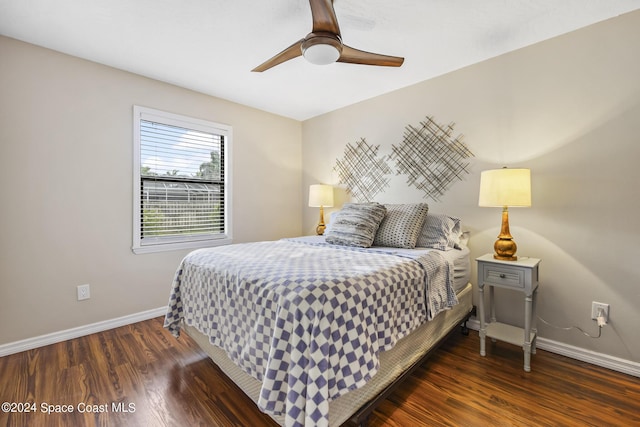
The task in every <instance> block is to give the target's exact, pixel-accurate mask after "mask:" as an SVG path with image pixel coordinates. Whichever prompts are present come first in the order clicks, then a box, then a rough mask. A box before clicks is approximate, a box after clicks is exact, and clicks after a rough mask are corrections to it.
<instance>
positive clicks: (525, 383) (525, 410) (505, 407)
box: [0, 318, 640, 427]
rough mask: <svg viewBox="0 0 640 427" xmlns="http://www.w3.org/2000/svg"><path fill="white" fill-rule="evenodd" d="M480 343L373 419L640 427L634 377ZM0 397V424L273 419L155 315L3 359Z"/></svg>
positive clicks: (464, 348) (442, 352)
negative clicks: (525, 358)
mask: <svg viewBox="0 0 640 427" xmlns="http://www.w3.org/2000/svg"><path fill="white" fill-rule="evenodd" d="M478 348H479V344H478V334H477V332H474V331H471V334H470V336H468V337H464V336H462V335H460V334H457V333H456V334H454V336H453V337H452V338H450V339H449V340H448V341H447V342H446V343H445V344H444V345H443V346H442V347H441V348H440V349H439V350H438V351H437V352H436V353H435V355H434V356H433V357H432V358H431V359H430V360H429V361H427V362H426V363H425V364H424V365H423V366H422V367H421V368H420V369H418V370H417V371H416V372H415V373H414V374H413V375H412V377H411V378H410V379H409V380H408V381H407V382H406V383H405V384H404V385H403V386H402V387H400V390H398V391H396V392H395V393H394V394H392V395H391V397H390V398H389V399H387V400H386V401H385V402H384V403H383V404H382V405H381V406H380V407H379V408H378V410H377V411H376V412H374V414H373V415H372V417H371V419H370V426H372V427H379V426H575V425H580V426H633V425H638V426H640V379H638V378H635V377H631V376H627V375H624V374H620V373H617V372H613V371H609V370H607V369H603V368H599V367H595V366H592V365H588V364H586V363H582V362H578V361H575V360H572V359H568V358H565V357H562V356H558V355H555V354H552V353H548V352H545V351H541V350H539V351H538V354H536V355H535V356H533V360H532V369H533V370H532V372H531V373H525V372H524V371H523V370H522V350H521V349H519V348H517V347H515V346H511V345H509V344H504V343H495V344H493V343H492V344H490V345H487V352H488V354H487V357H484V358H483V357H480V355H479V354H478ZM0 402H14V405H13V406H12V407H11V408H10V409H13V410H17V411H22V412H4V410H5V409H6V408H5V407H4V406H3V411H2V412H0V426H20V427H22V426H127V427H130V426H144V427H149V426H152V427H153V426H172V427H173V426H187V425H188V426H195V425H200V426H273V425H275V423H274V422H273V421H272V420H271V419H270V418H269V417H268V416H266V415H264V414H262V413H260V412H259V411H258V410H257V409H256V407H255V406H254V405H253V403H252V402H251V401H250V400H249V399H248V398H247V397H246V396H244V395H243V394H242V392H240V391H239V390H238V389H237V388H236V387H235V386H234V385H233V384H232V383H230V381H229V380H228V379H226V378H225V377H224V376H223V375H222V374H221V373H220V372H219V371H218V369H217V368H216V367H215V365H213V363H212V362H211V361H210V360H209V359H208V358H207V357H206V356H205V355H204V354H203V353H202V352H201V351H200V350H199V349H198V348H197V347H196V346H195V344H194V343H193V342H192V341H191V340H190V339H189V338H188V337H187V336H186V335H183V336H182V337H181V338H180V339H179V340H176V339H174V338H173V337H172V336H171V335H170V334H168V333H167V332H166V331H165V330H164V329H162V319H160V318H158V319H153V320H149V321H146V322H140V323H136V324H134V325H129V326H125V327H121V328H117V329H113V330H110V331H106V332H102V333H97V334H93V335H90V336H87V337H83V338H78V339H74V340H70V341H67V342H64V343H59V344H54V345H50V346H47V347H42V348H39V349H35V350H30V351H26V352H23V353H19V354H15V355H11V356H7V357H3V358H0ZM25 404H26V405H25ZM65 405H69V406H65ZM26 410H30V411H31V412H25V411H26ZM47 410H51V411H53V412H52V413H51V414H47V413H45V412H46V411H47ZM64 411H67V412H64ZM71 411H72V412H71Z"/></svg>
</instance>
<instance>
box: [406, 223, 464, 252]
mask: <svg viewBox="0 0 640 427" xmlns="http://www.w3.org/2000/svg"><path fill="white" fill-rule="evenodd" d="M461 233H462V226H461V225H460V219H459V218H455V217H452V216H449V215H444V214H428V215H427V219H426V221H425V222H424V225H423V226H422V231H421V232H420V236H418V241H417V242H416V246H417V247H421V248H434V249H440V250H441V251H448V250H450V249H455V248H456V246H458V243H459V241H460V234H461Z"/></svg>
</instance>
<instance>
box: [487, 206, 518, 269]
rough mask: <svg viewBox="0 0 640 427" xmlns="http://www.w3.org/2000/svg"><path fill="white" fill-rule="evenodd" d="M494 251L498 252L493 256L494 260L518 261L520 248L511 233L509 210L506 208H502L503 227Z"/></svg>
mask: <svg viewBox="0 0 640 427" xmlns="http://www.w3.org/2000/svg"><path fill="white" fill-rule="evenodd" d="M493 249H494V250H495V251H496V253H495V254H493V258H495V259H499V260H502V261H516V260H517V259H518V257H517V256H516V250H517V249H518V246H517V245H516V242H514V241H513V236H511V232H510V231H509V208H507V207H506V206H505V207H504V208H502V226H501V227H500V234H499V235H498V240H496V242H495V243H494V245H493Z"/></svg>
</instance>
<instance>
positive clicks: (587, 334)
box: [537, 316, 602, 338]
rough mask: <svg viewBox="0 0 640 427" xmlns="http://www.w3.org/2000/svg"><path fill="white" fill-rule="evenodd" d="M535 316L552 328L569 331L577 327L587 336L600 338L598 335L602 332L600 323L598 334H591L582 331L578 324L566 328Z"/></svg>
mask: <svg viewBox="0 0 640 427" xmlns="http://www.w3.org/2000/svg"><path fill="white" fill-rule="evenodd" d="M537 317H538V319H539V320H541V321H542V323H544V324H545V325H548V326H551V327H552V328H555V329H561V330H563V331H570V330H571V329H577V330H579V331H580V332H582V333H583V334H584V335H586V336H588V337H589V338H600V335H601V334H602V326H600V325H598V335H597V336H594V335H591V334H589V333H588V332H586V331H584V330H583V329H582V328H579V327H578V326H569V327H568V328H563V327H561V326H556V325H554V324H552V323H549V322H547V321H546V320H544V319H543V318H542V317H540V316H537Z"/></svg>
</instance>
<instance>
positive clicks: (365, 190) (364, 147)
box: [333, 138, 392, 202]
mask: <svg viewBox="0 0 640 427" xmlns="http://www.w3.org/2000/svg"><path fill="white" fill-rule="evenodd" d="M379 149H380V146H379V145H376V146H371V145H369V144H367V142H366V141H365V139H364V138H361V139H360V141H358V142H356V143H355V144H353V145H352V144H347V146H346V147H345V149H344V156H343V157H342V159H337V160H336V165H335V167H334V168H333V170H334V171H336V172H337V173H338V177H339V179H340V183H341V184H344V185H345V186H346V187H347V190H348V191H349V193H350V194H351V196H352V197H353V198H354V199H355V200H357V201H358V202H368V201H371V200H373V198H374V197H375V195H376V194H378V193H380V192H382V191H384V189H385V188H386V187H388V186H389V178H388V177H387V176H388V175H390V174H391V173H392V170H391V168H390V167H389V165H388V164H387V163H386V161H385V158H384V157H380V156H378V150H379Z"/></svg>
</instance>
